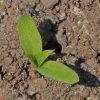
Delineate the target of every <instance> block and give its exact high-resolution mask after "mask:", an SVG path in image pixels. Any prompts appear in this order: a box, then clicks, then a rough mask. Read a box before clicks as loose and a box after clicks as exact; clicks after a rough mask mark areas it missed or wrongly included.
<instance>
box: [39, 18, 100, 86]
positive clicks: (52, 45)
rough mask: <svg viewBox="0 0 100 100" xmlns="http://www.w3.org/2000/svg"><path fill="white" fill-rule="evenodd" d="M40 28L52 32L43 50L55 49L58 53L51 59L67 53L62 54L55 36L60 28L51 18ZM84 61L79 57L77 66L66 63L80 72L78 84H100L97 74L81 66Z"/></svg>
mask: <svg viewBox="0 0 100 100" xmlns="http://www.w3.org/2000/svg"><path fill="white" fill-rule="evenodd" d="M41 26H42V27H41ZM43 26H44V27H43ZM39 28H43V30H44V32H49V34H52V35H51V37H50V39H49V41H48V44H47V45H46V46H44V47H43V50H47V49H54V50H55V52H56V53H57V54H56V55H54V56H51V57H50V59H52V60H56V59H57V58H61V57H63V56H64V55H66V54H61V50H62V47H61V45H60V44H59V43H58V42H57V39H56V36H55V34H56V33H57V30H58V27H57V25H54V24H53V23H52V21H51V20H49V19H47V20H45V21H44V22H42V23H40V25H39ZM83 62H84V59H79V60H77V61H76V62H75V66H72V65H68V64H66V63H65V64H66V65H68V66H70V67H71V68H72V69H73V70H75V71H76V72H77V73H78V75H79V78H80V81H79V83H78V84H80V85H85V86H88V87H98V86H100V80H99V79H98V78H97V77H96V76H94V75H93V74H91V73H90V72H88V71H85V70H83V69H82V68H81V63H83Z"/></svg>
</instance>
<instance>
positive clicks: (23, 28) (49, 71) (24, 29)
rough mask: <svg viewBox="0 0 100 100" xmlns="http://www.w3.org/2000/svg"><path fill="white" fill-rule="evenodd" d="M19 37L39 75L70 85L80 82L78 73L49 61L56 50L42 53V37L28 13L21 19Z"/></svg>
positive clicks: (58, 63)
mask: <svg viewBox="0 0 100 100" xmlns="http://www.w3.org/2000/svg"><path fill="white" fill-rule="evenodd" d="M18 35H19V39H20V43H21V45H22V48H23V50H24V52H25V54H26V56H27V58H28V59H29V61H30V62H31V64H32V65H33V67H34V68H35V69H36V70H37V71H38V72H39V73H41V74H42V75H44V76H47V77H49V78H52V79H55V80H58V81H62V82H66V83H69V84H74V83H76V82H78V81H79V77H78V75H77V73H76V72H75V71H73V70H72V69H70V68H69V67H68V66H66V65H64V64H62V63H60V62H57V61H52V60H49V61H47V57H48V56H50V55H52V54H53V53H54V50H45V51H42V39H41V36H40V34H39V32H38V29H37V26H36V24H35V21H33V19H32V18H31V16H30V15H29V14H28V13H24V14H23V15H21V16H20V17H19V20H18Z"/></svg>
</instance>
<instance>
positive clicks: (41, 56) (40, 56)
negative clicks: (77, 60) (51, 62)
mask: <svg viewBox="0 0 100 100" xmlns="http://www.w3.org/2000/svg"><path fill="white" fill-rule="evenodd" d="M53 53H54V50H45V51H42V52H40V53H39V54H37V55H35V58H36V61H37V64H38V65H37V66H38V67H39V66H41V64H42V63H43V62H44V61H45V60H46V59H47V57H48V56H50V55H51V54H53Z"/></svg>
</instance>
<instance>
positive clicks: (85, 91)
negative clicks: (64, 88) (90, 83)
mask: <svg viewBox="0 0 100 100" xmlns="http://www.w3.org/2000/svg"><path fill="white" fill-rule="evenodd" d="M83 94H84V96H85V97H86V98H87V97H88V96H89V95H90V91H89V90H88V89H85V90H84V91H83Z"/></svg>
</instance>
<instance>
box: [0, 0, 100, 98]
mask: <svg viewBox="0 0 100 100" xmlns="http://www.w3.org/2000/svg"><path fill="white" fill-rule="evenodd" d="M43 1H44V2H45V0H42V3H41V0H0V100H100V0H58V1H57V3H56V4H54V5H53V4H51V5H50V7H47V6H48V5H45V3H43ZM49 1H50V0H49ZM51 1H52V0H51ZM24 11H28V12H29V13H30V14H31V16H32V17H34V18H35V20H36V22H37V25H38V29H39V31H40V33H41V36H42V39H43V48H44V49H55V51H56V53H57V54H56V55H54V56H53V57H52V59H54V60H59V61H61V62H63V63H64V64H66V65H69V67H71V68H73V69H74V70H75V71H77V73H78V74H79V77H80V82H79V83H76V84H74V85H69V84H66V83H61V82H58V81H55V80H52V79H49V78H47V77H44V76H42V75H40V74H39V73H38V72H37V71H35V69H34V68H33V67H32V66H31V64H30V62H29V61H28V59H27V58H26V56H25V54H24V52H23V50H22V48H21V46H20V43H19V39H18V32H17V20H18V16H19V15H21V14H22V13H23V12H24Z"/></svg>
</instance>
